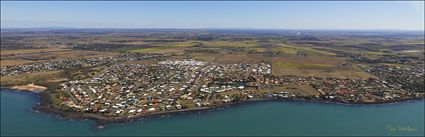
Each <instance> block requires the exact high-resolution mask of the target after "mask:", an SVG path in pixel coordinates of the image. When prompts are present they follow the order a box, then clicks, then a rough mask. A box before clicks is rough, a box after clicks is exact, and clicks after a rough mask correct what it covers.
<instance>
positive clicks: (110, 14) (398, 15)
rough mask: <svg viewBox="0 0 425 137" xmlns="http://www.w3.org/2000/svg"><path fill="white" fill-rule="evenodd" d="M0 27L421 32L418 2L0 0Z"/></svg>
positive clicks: (422, 27)
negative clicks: (57, 0)
mask: <svg viewBox="0 0 425 137" xmlns="http://www.w3.org/2000/svg"><path fill="white" fill-rule="evenodd" d="M1 27H2V28H11V27H13V28H16V27H25V28H28V27H74V28H258V29H392V30H423V29H424V2H423V1H422V2H390V1H387V2H325V1H317V2H312V1H305V2H292V1H280V2H279V1H269V2H252V1H251V2H249V1H245V2H244V1H234V2H224V1H210V2H207V1H204V2H193V1H192V2H183V1H176V2H166V1H159V2H148V1H145V2H143V1H127V2H116V1H109V2H108V1H91V2H83V1H73V2H72V1H68V2H36V1H34V2H11V1H7V2H5V1H2V2H1Z"/></svg>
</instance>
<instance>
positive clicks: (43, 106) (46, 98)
mask: <svg viewBox="0 0 425 137" xmlns="http://www.w3.org/2000/svg"><path fill="white" fill-rule="evenodd" d="M1 89H6V90H10V91H16V93H23V92H22V91H23V90H16V89H10V88H1ZM27 93H28V92H27ZM30 93H31V95H35V96H37V99H38V100H37V101H38V102H37V103H35V104H34V106H33V110H35V111H36V112H41V113H45V114H48V115H55V116H57V117H60V118H63V119H67V120H87V119H89V120H94V121H95V122H96V128H104V126H106V125H110V124H119V123H127V122H133V121H137V120H142V119H155V118H163V117H169V116H176V115H187V114H193V113H203V112H211V111H216V110H221V109H225V108H230V107H236V106H240V105H248V104H254V103H264V102H305V103H321V104H336V105H385V104H398V103H403V102H408V101H416V100H425V98H423V97H422V98H407V99H399V100H391V101H382V102H353V103H347V102H339V101H325V100H321V99H306V98H294V99H288V98H287V99H282V98H257V99H250V100H242V101H238V102H232V103H228V104H224V105H217V106H212V107H198V108H190V109H182V110H174V111H161V112H155V113H150V114H145V115H136V116H132V117H105V116H102V115H99V114H93V113H83V112H68V111H64V110H61V109H59V108H55V107H53V106H52V105H51V98H50V92H49V91H45V92H39V93H37V92H30Z"/></svg>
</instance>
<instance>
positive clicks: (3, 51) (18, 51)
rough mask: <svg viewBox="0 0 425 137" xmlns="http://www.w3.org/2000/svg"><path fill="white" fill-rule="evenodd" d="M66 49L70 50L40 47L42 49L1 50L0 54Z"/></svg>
mask: <svg viewBox="0 0 425 137" xmlns="http://www.w3.org/2000/svg"><path fill="white" fill-rule="evenodd" d="M67 50H70V49H63V48H42V49H21V50H1V55H8V54H24V53H39V52H52V51H67Z"/></svg>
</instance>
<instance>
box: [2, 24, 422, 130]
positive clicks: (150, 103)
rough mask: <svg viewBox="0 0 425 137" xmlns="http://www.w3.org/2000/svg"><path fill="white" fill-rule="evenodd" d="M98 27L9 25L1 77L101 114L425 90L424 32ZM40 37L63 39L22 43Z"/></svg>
mask: <svg viewBox="0 0 425 137" xmlns="http://www.w3.org/2000/svg"><path fill="white" fill-rule="evenodd" d="M97 31H98V30H86V31H69V32H68V31H66V30H65V32H66V33H64V32H62V31H36V32H37V33H36V34H37V35H34V33H33V31H29V32H31V33H28V32H27V31H8V32H4V33H5V34H7V35H2V36H5V37H4V39H7V42H8V43H6V45H7V47H5V48H3V47H2V52H1V57H2V59H1V68H0V72H1V87H2V88H11V89H17V90H23V91H33V92H36V93H38V94H39V95H40V96H41V102H40V105H39V106H38V107H37V110H39V111H42V112H47V113H54V114H59V115H61V116H63V117H64V118H69V119H86V118H88V119H95V120H97V121H98V123H99V124H106V123H111V122H124V121H131V120H136V119H140V118H147V117H161V116H164V115H171V114H181V113H191V112H199V111H210V110H215V109H220V108H222V107H226V106H231V105H236V104H246V103H251V102H262V101H276V100H279V101H280V100H282V101H314V102H324V103H326V102H331V103H342V104H379V103H393V102H400V101H405V100H415V99H423V98H424V95H425V91H424V79H423V77H424V61H423V60H424V54H423V53H424V50H423V46H424V43H423V34H416V33H408V35H407V34H406V33H400V34H399V33H381V32H374V33H373V34H374V35H371V34H370V33H366V32H365V33H360V32H357V33H354V32H351V33H350V32H328V31H324V32H321V33H319V32H315V31H312V32H308V34H309V35H305V36H304V35H293V34H292V33H291V32H264V34H259V33H256V32H250V31H247V32H239V31H236V32H233V31H229V32H227V33H223V32H215V31H211V32H210V33H207V34H206V33H205V32H203V31H199V30H193V31H175V30H169V31H164V32H162V31H161V32H156V31H154V32H145V31H138V30H135V31H127V30H117V32H113V33H112V32H102V33H99V32H97ZM2 34H3V33H2ZM52 34H55V36H57V35H63V36H64V37H52ZM81 34H87V37H86V38H84V39H82V38H80V37H78V36H80V35H81ZM242 34H243V35H242ZM158 35H161V37H159V36H158ZM369 35H370V37H365V36H369ZM20 36H25V37H20ZM65 36H66V37H65ZM70 36H75V37H72V38H71V37H70ZM372 36H373V37H372ZM395 36H397V39H394V37H395ZM40 37H43V38H44V37H47V38H51V39H54V41H52V40H50V39H48V40H46V41H42V42H39V43H37V44H36V45H33V46H19V45H31V44H32V43H26V42H28V41H34V40H35V39H36V38H40ZM58 41H62V42H58ZM65 41H66V42H65ZM81 41H84V42H81ZM2 42H3V37H2ZM4 45H5V44H3V43H2V46H4ZM412 50H414V51H415V52H406V51H412ZM28 83H32V84H28ZM16 85H21V86H16Z"/></svg>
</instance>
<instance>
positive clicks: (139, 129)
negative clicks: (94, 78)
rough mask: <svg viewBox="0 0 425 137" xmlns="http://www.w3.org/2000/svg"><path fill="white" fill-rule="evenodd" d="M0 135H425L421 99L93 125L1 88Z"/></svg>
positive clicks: (246, 108) (296, 105)
mask: <svg viewBox="0 0 425 137" xmlns="http://www.w3.org/2000/svg"><path fill="white" fill-rule="evenodd" d="M1 90H2V91H1V92H0V93H1V135H2V136H3V135H20V136H24V135H33V136H35V135H37V136H47V135H75V136H77V135H85V136H87V135H103V136H105V135H121V136H123V135H127V136H131V135H137V136H142V135H281V136H285V135H380V136H383V135H420V136H423V135H424V100H420V101H408V102H403V103H396V104H385V105H341V104H323V103H308V102H263V103H255V104H247V105H238V106H233V107H229V108H225V109H222V110H217V111H212V112H203V113H200V114H198V113H197V114H187V115H175V116H171V117H166V118H155V119H147V120H140V121H134V122H129V123H124V124H113V125H108V126H106V127H105V128H103V129H98V128H96V124H95V122H94V121H92V120H85V121H81V120H74V121H71V120H64V119H60V118H58V117H56V116H51V115H46V114H43V113H37V112H34V111H33V110H31V108H32V107H33V106H34V105H35V104H36V103H37V101H38V99H37V96H36V95H35V94H34V93H23V92H14V91H10V90H6V89H1Z"/></svg>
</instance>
